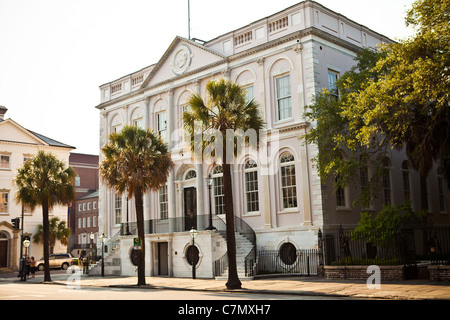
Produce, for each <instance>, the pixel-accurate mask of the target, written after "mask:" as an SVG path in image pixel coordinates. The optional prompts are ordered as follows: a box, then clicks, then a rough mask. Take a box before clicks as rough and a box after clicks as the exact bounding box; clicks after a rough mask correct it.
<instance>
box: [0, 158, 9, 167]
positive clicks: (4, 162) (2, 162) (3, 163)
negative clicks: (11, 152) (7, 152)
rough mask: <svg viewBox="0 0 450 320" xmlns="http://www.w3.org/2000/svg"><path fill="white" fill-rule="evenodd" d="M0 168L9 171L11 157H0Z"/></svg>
mask: <svg viewBox="0 0 450 320" xmlns="http://www.w3.org/2000/svg"><path fill="white" fill-rule="evenodd" d="M0 168H1V169H9V156H4V155H2V156H0Z"/></svg>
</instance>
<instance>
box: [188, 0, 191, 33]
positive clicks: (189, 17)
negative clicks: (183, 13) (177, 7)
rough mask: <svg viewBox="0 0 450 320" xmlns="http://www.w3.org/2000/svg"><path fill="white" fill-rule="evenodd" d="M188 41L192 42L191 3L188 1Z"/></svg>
mask: <svg viewBox="0 0 450 320" xmlns="http://www.w3.org/2000/svg"><path fill="white" fill-rule="evenodd" d="M188 39H189V40H191V1H190V0H188Z"/></svg>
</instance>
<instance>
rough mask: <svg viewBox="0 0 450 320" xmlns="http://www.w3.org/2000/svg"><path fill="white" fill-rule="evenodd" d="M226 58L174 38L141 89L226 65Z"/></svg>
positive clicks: (179, 38)
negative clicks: (208, 68)
mask: <svg viewBox="0 0 450 320" xmlns="http://www.w3.org/2000/svg"><path fill="white" fill-rule="evenodd" d="M226 61H227V58H226V57H225V56H223V55H221V54H219V53H217V52H214V51H212V50H210V49H208V48H205V47H204V46H202V45H200V44H198V43H196V42H194V41H190V40H187V39H185V38H182V37H176V38H175V40H174V41H173V42H172V44H171V45H170V46H169V48H168V49H167V50H166V52H165V53H164V55H163V56H162V57H161V59H160V60H159V62H158V63H157V64H156V65H155V67H154V68H153V70H152V71H151V72H150V74H149V75H148V77H147V78H146V79H145V81H144V83H143V84H142V86H141V88H148V87H152V86H154V85H157V84H159V83H164V82H165V81H168V80H171V79H174V78H177V77H180V76H183V75H186V74H191V73H195V72H196V71H200V70H203V69H205V68H207V67H208V66H214V65H218V64H222V63H226Z"/></svg>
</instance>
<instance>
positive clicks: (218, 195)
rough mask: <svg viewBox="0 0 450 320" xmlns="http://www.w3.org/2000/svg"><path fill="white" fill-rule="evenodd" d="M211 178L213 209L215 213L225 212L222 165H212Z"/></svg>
mask: <svg viewBox="0 0 450 320" xmlns="http://www.w3.org/2000/svg"><path fill="white" fill-rule="evenodd" d="M212 178H213V179H214V209H215V213H216V214H225V210H224V209H225V206H224V194H223V171H222V166H216V167H214V170H213V174H212Z"/></svg>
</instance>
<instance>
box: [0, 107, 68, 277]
mask: <svg viewBox="0 0 450 320" xmlns="http://www.w3.org/2000/svg"><path fill="white" fill-rule="evenodd" d="M6 110H7V109H6V108H5V107H2V106H0V267H7V268H10V269H13V270H17V267H18V264H19V258H20V247H21V245H22V244H21V236H22V234H21V231H20V230H17V229H14V228H13V226H12V224H11V220H12V219H15V218H21V217H22V206H21V204H17V203H16V201H15V195H16V187H15V186H14V184H13V179H14V177H15V176H16V173H17V169H18V168H19V167H21V166H22V164H23V162H24V161H25V160H27V159H29V158H32V157H34V156H35V155H36V154H37V153H38V151H40V150H44V151H45V152H50V153H53V154H54V155H55V156H56V157H57V158H58V159H59V160H62V161H64V162H65V163H66V164H67V165H69V154H70V151H72V150H73V149H75V148H74V147H72V146H69V145H66V144H64V143H61V142H58V141H56V140H53V139H50V138H48V137H46V136H43V135H41V134H38V133H36V132H33V131H31V130H28V129H25V128H24V127H22V126H21V125H20V124H18V123H16V122H15V121H14V120H12V119H4V114H5V113H6ZM49 214H50V218H52V217H58V218H59V219H60V220H61V221H67V206H55V207H54V208H53V209H52V210H51V211H50V212H49ZM23 217H24V221H23V235H26V236H30V238H31V239H32V236H33V234H34V233H35V232H36V228H37V226H38V225H42V209H41V207H37V208H35V209H34V210H33V211H30V209H29V208H24V213H23ZM18 227H19V228H21V227H22V221H20V224H19V226H18ZM54 252H55V253H62V252H67V247H66V246H63V245H61V243H59V241H57V243H56V246H55V248H54ZM28 253H29V255H30V256H34V257H35V258H36V259H40V258H41V257H42V256H43V248H42V244H36V243H34V242H31V244H30V247H29V248H28ZM23 254H25V249H24V251H23Z"/></svg>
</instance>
